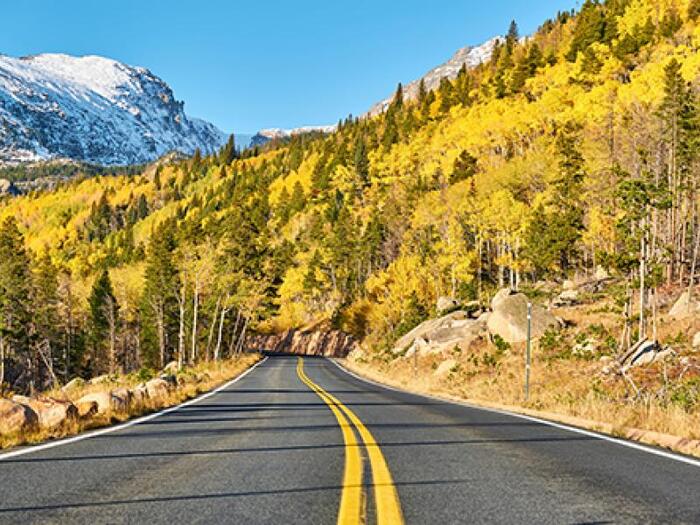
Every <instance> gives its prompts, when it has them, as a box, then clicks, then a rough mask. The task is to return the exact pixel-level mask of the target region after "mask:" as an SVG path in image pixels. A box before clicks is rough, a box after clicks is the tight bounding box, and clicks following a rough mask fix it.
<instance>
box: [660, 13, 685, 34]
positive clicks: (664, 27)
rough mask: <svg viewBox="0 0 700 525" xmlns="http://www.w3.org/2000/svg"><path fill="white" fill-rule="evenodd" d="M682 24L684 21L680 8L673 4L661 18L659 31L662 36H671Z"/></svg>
mask: <svg viewBox="0 0 700 525" xmlns="http://www.w3.org/2000/svg"><path fill="white" fill-rule="evenodd" d="M682 25H683V21H682V20H681V17H680V15H679V14H678V10H677V9H676V7H675V6H673V5H672V6H670V8H669V9H668V10H667V11H666V13H665V14H664V17H663V18H662V19H661V23H660V24H659V32H660V33H661V36H663V37H665V38H671V37H672V36H673V35H675V34H676V32H677V31H678V30H679V29H680V28H681V26H682Z"/></svg>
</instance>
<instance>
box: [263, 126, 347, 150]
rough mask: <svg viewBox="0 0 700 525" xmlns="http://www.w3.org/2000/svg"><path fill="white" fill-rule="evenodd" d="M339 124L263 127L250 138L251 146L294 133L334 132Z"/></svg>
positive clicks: (283, 137)
mask: <svg viewBox="0 0 700 525" xmlns="http://www.w3.org/2000/svg"><path fill="white" fill-rule="evenodd" d="M336 128H337V126H335V125H331V126H303V127H300V128H293V129H282V128H267V129H261V130H260V131H258V132H257V133H256V134H255V135H253V137H252V139H251V140H250V145H251V146H261V145H263V144H266V143H268V142H270V141H271V140H275V139H285V138H288V137H293V136H294V135H301V134H304V133H314V132H319V133H333V132H334V131H335V130H336Z"/></svg>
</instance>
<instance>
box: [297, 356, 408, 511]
mask: <svg viewBox="0 0 700 525" xmlns="http://www.w3.org/2000/svg"><path fill="white" fill-rule="evenodd" d="M298 370H299V371H300V372H301V374H303V375H304V377H305V378H306V380H307V381H308V383H307V384H310V385H314V386H313V387H312V388H313V389H314V390H315V391H316V392H317V393H318V394H319V395H321V392H322V394H323V395H324V396H325V398H327V399H328V400H330V402H331V403H332V405H330V406H334V407H340V409H341V410H342V411H343V413H344V414H345V415H346V416H347V417H348V419H350V421H352V423H353V425H355V427H356V428H357V430H358V432H359V434H360V437H361V438H362V441H363V442H364V444H365V447H366V449H367V455H368V456H369V462H370V465H371V467H372V484H373V485H374V499H375V503H376V505H377V525H402V524H403V522H404V521H403V515H402V513H401V503H400V501H399V495H398V493H397V491H396V486H395V485H394V480H393V479H392V477H391V472H390V471H389V466H388V465H387V462H386V459H385V458H384V454H382V450H381V448H380V447H379V444H378V443H377V441H376V440H375V439H374V436H373V435H372V433H371V432H370V431H369V430H368V429H367V427H366V426H365V425H364V424H363V423H362V421H361V420H360V418H359V417H357V415H356V414H355V413H354V412H353V411H352V410H350V409H349V408H348V407H347V406H345V405H344V404H343V403H341V402H340V401H339V400H338V399H337V398H336V397H335V396H333V395H332V394H330V393H328V392H327V391H325V390H323V389H322V388H321V387H320V386H318V385H316V384H315V383H313V382H312V381H311V380H310V379H309V378H308V377H306V374H305V373H304V371H303V362H302V359H301V358H299V366H298ZM328 400H326V399H324V401H326V403H328V402H329V401H328ZM336 417H337V416H336Z"/></svg>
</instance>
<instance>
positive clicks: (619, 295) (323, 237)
mask: <svg viewBox="0 0 700 525" xmlns="http://www.w3.org/2000/svg"><path fill="white" fill-rule="evenodd" d="M699 18H700V2H699V1H698V0H691V1H686V0H655V1H652V0H610V1H606V2H600V3H599V2H591V1H590V0H587V1H586V2H585V3H584V4H583V6H582V8H581V11H580V12H579V13H560V14H559V15H557V16H556V17H555V18H553V19H552V20H548V21H546V22H545V23H543V24H542V26H541V27H540V29H539V30H538V31H537V32H536V33H535V34H534V35H532V36H531V37H529V38H527V39H520V38H519V35H518V32H517V26H516V25H515V24H512V25H511V27H510V29H509V31H508V36H507V37H506V39H504V41H503V42H501V43H500V44H499V45H498V46H497V47H496V50H495V52H494V54H493V57H492V59H491V60H490V62H489V63H486V64H483V65H481V66H479V67H477V68H474V69H470V70H467V69H463V70H462V72H461V73H460V74H459V76H458V77H457V78H456V79H455V80H454V81H449V80H444V81H443V82H442V83H441V85H440V87H439V88H438V89H437V90H435V91H430V92H428V91H426V90H425V89H422V90H420V92H419V94H418V97H417V98H416V99H415V100H408V99H404V97H403V93H402V89H401V86H399V87H398V89H397V92H396V95H395V97H394V100H393V102H392V104H391V105H390V107H389V108H388V110H387V111H386V112H385V113H384V114H382V115H379V116H377V117H374V118H370V119H355V118H352V117H348V118H347V119H346V120H344V121H342V122H340V123H339V126H338V130H337V131H336V132H334V133H331V134H328V135H323V134H309V135H299V136H294V137H293V138H291V140H290V141H289V142H288V143H286V144H271V145H269V146H268V147H266V148H264V149H263V150H257V149H255V150H247V151H245V152H243V153H242V154H241V153H239V152H237V151H236V149H235V147H234V145H233V143H232V142H229V144H228V145H227V146H226V147H224V148H223V149H222V150H221V152H220V153H219V154H218V155H214V156H210V157H205V158H202V157H201V156H200V155H195V156H194V157H193V158H192V159H190V160H187V161H182V162H177V163H173V164H171V165H168V166H162V167H158V168H153V169H150V170H146V171H145V172H144V173H142V174H139V175H131V176H114V177H95V178H91V179H88V180H82V181H76V182H73V183H67V184H64V185H62V186H60V187H59V188H57V189H55V190H53V191H50V192H49V191H47V192H38V193H35V194H31V195H27V196H23V197H19V198H11V199H6V200H4V201H3V202H2V204H0V218H1V219H2V221H3V226H2V231H1V232H0V350H1V351H2V362H3V363H4V369H3V370H4V371H2V372H0V382H4V384H5V385H6V386H7V387H9V388H12V389H15V390H32V389H36V388H46V387H48V386H49V385H50V384H51V383H56V382H61V381H65V380H67V379H69V378H71V377H73V376H75V375H82V376H90V375H96V374H100V373H104V372H116V371H118V370H125V371H130V370H135V369H138V368H141V367H151V368H160V367H162V366H163V365H164V364H165V363H167V362H168V361H170V360H171V359H177V360H179V361H180V362H195V361H198V360H202V359H217V358H219V357H221V356H223V355H227V354H232V353H234V352H235V351H236V350H237V349H239V348H241V347H242V346H243V343H244V338H245V335H246V333H249V332H250V331H251V330H255V331H262V332H269V331H280V330H285V329H289V328H297V327H320V326H323V327H330V326H332V327H335V328H338V329H342V330H344V331H346V332H349V333H351V334H353V335H354V336H355V337H356V338H357V339H359V340H361V341H363V343H364V346H365V348H367V349H369V350H370V351H371V352H372V354H373V355H375V356H382V357H384V356H387V358H388V356H390V352H389V350H390V349H391V348H392V346H393V344H394V342H395V341H396V340H397V339H398V338H399V337H400V336H402V335H403V334H405V333H406V332H408V331H409V330H410V329H411V328H413V327H414V326H416V325H417V324H419V323H420V322H421V321H424V320H425V319H427V318H428V317H430V316H432V315H433V314H434V313H436V312H435V304H436V301H437V299H438V298H439V297H441V296H451V297H456V298H459V299H460V300H462V301H468V300H478V301H481V302H482V304H486V303H488V299H489V298H490V296H491V295H492V293H493V292H494V291H495V290H496V289H497V288H502V287H504V286H510V287H512V288H523V287H527V286H530V285H532V284H534V283H537V282H538V281H543V280H544V281H561V280H563V279H565V278H573V276H575V275H579V276H580V275H593V273H594V272H595V271H596V269H597V268H598V267H603V268H605V269H606V270H607V271H608V272H609V273H610V274H612V275H613V276H614V277H616V278H617V279H618V285H617V286H615V287H613V288H611V290H610V294H611V296H610V297H609V299H610V301H609V304H608V306H606V308H609V309H610V311H611V313H612V314H613V315H614V316H616V317H615V319H616V321H615V323H614V326H613V327H612V328H611V330H614V331H615V334H614V336H613V337H612V343H611V348H610V352H612V353H620V352H622V351H624V350H625V349H626V348H627V347H628V346H629V345H631V344H632V343H633V342H634V341H636V340H637V339H639V338H641V337H643V336H645V335H647V336H650V337H651V336H652V335H655V334H656V333H657V326H656V325H657V322H658V319H657V315H656V310H657V308H656V307H657V297H658V294H659V291H660V290H666V289H670V288H671V287H689V291H690V292H691V293H692V291H693V284H694V282H695V275H696V272H697V266H698V248H699V246H700V217H699V216H698V194H697V190H698V174H697V173H698V153H700V142H699V140H700V126H699V121H698V116H699V114H698V111H700V108H699V107H698V102H697V93H698V78H699V74H700V53H698V48H699V46H700V22H698V19H699ZM619 334H622V336H619ZM688 377H691V376H688ZM695 388H696V390H695V392H696V393H695V394H692V392H693V391H692V390H691V391H689V392H690V394H688V396H690V397H689V399H691V402H689V403H686V405H685V406H686V408H687V409H688V410H694V409H695V408H694V407H696V406H697V403H698V394H697V387H695ZM693 395H695V398H693V397H692V396H693ZM688 396H686V397H688ZM693 399H694V401H693Z"/></svg>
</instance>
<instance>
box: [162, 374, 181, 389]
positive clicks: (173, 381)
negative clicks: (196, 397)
mask: <svg viewBox="0 0 700 525" xmlns="http://www.w3.org/2000/svg"><path fill="white" fill-rule="evenodd" d="M158 378H159V379H162V380H163V381H165V382H166V383H168V385H170V387H172V388H175V387H176V386H177V376H176V375H173V374H161V375H160V376H158Z"/></svg>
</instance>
